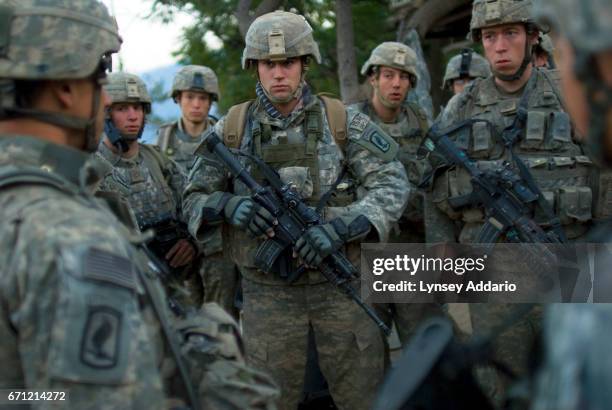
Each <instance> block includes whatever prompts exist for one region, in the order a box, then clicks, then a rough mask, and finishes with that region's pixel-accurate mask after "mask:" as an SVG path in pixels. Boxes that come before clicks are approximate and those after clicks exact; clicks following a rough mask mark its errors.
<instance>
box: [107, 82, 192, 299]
mask: <svg viewBox="0 0 612 410" xmlns="http://www.w3.org/2000/svg"><path fill="white" fill-rule="evenodd" d="M130 87H131V88H130ZM105 89H106V90H107V92H108V93H109V95H110V96H111V99H112V103H113V104H116V103H120V102H140V103H142V104H143V105H145V112H149V110H150V98H149V95H148V93H147V91H146V88H145V85H144V83H143V82H142V80H140V79H139V78H138V77H136V76H135V75H133V74H127V73H111V74H110V75H109V83H108V84H107V85H106V86H105ZM130 92H131V94H130ZM147 104H148V105H147ZM109 121H110V120H109ZM109 132H111V131H109V130H108V127H107V130H106V132H105V133H104V134H103V135H102V139H101V141H100V144H99V146H98V152H97V154H96V155H97V157H98V158H100V159H101V160H102V161H103V162H104V163H105V164H107V166H108V167H107V168H108V172H107V173H106V175H104V178H103V180H102V181H101V183H100V187H99V190H100V191H108V192H116V193H118V194H119V195H120V196H121V198H122V199H123V200H124V201H125V202H126V203H127V204H128V205H129V206H130V208H131V209H132V211H133V212H134V216H135V217H136V221H137V223H138V226H139V228H140V229H141V231H143V232H144V231H145V230H147V229H154V230H155V234H156V235H164V234H166V233H165V232H166V231H165V229H163V228H162V227H163V226H169V225H173V226H176V227H177V229H180V226H181V225H183V222H182V218H183V216H182V212H181V209H182V203H181V194H182V192H183V190H184V188H185V183H186V177H185V175H184V174H183V173H182V172H181V170H180V169H179V167H178V166H177V165H176V163H175V162H174V161H172V160H170V159H169V158H168V157H166V156H165V155H164V154H163V153H162V152H161V151H160V149H159V147H157V146H153V145H147V144H141V143H138V144H139V148H138V153H137V154H136V155H135V156H133V157H131V158H128V157H125V156H123V155H122V153H121V150H117V152H114V151H113V150H111V149H110V148H109V147H108V146H107V145H106V144H105V142H104V141H105V139H106V140H110V139H109V136H108V133H109ZM182 231H183V235H184V237H186V238H189V235H188V232H187V230H186V227H185V228H183V229H182ZM167 235H171V233H170V232H168V233H167ZM173 242H175V241H173ZM165 248H168V249H167V250H169V247H168V246H166V247H165ZM167 250H164V251H163V252H162V253H165V252H167ZM157 256H158V258H160V259H161V260H164V255H161V254H158V255H157ZM196 260H197V258H194V261H196ZM170 270H171V272H172V279H171V282H170V283H168V289H169V291H170V293H172V294H175V297H176V298H177V299H178V300H179V301H181V302H183V303H184V304H186V305H187V306H190V307H191V306H193V307H196V308H197V307H199V306H200V305H201V304H202V285H201V283H200V280H199V275H198V273H197V264H196V262H192V263H190V264H188V265H186V266H184V267H179V268H171V269H170Z"/></svg>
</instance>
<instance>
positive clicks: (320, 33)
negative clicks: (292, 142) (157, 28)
mask: <svg viewBox="0 0 612 410" xmlns="http://www.w3.org/2000/svg"><path fill="white" fill-rule="evenodd" d="M352 3H353V4H352V11H353V27H354V30H355V31H354V38H355V53H356V62H357V67H356V69H359V68H360V67H361V64H363V63H364V62H365V60H366V59H367V57H368V56H369V53H370V51H371V50H372V49H373V48H374V47H375V46H376V45H377V44H379V43H380V42H382V41H389V40H394V39H395V29H394V27H392V26H389V25H388V24H387V18H388V16H389V7H388V0H378V1H376V0H355V1H353V2H352ZM271 4H274V5H276V4H279V5H280V8H282V9H284V10H288V11H295V12H297V13H300V14H303V15H304V16H305V17H306V19H307V20H308V22H309V23H310V24H311V26H312V27H313V30H314V36H315V39H316V40H317V42H318V44H319V48H320V51H321V57H322V60H323V61H322V63H321V64H312V66H311V67H310V71H309V73H308V76H307V78H308V82H309V83H310V84H311V85H312V86H313V88H314V90H315V91H316V92H323V91H324V92H329V93H333V94H335V95H339V84H338V78H337V69H338V63H337V48H336V19H335V2H334V1H330V0H283V1H270V0H260V1H253V2H251V1H245V0H155V3H154V15H156V16H157V17H158V18H162V19H164V20H166V21H168V22H169V24H172V19H173V14H174V13H175V12H176V10H179V9H182V10H186V11H188V12H190V13H194V14H195V15H196V16H197V19H196V23H195V25H193V26H191V27H185V28H184V33H183V41H182V44H181V45H180V48H179V49H178V50H177V52H176V55H177V56H178V57H179V59H180V61H181V62H182V63H185V64H201V65H206V66H208V67H210V68H212V69H213V70H214V71H215V72H216V73H217V76H218V77H219V82H220V86H221V94H222V100H221V101H220V106H221V109H222V110H226V109H227V108H228V107H230V106H231V105H233V104H236V103H238V102H241V101H244V100H247V99H250V98H254V97H255V91H254V84H255V78H256V76H255V73H254V72H253V71H245V70H242V68H241V67H240V59H241V57H242V50H243V48H244V41H243V36H242V35H241V33H240V24H239V19H238V17H237V16H241V18H243V19H244V18H245V15H246V16H248V17H249V18H250V19H251V20H252V19H253V18H255V17H256V15H255V14H256V12H258V10H259V11H261V9H262V8H264V9H265V7H269V6H270V5H271ZM245 6H246V7H248V9H249V13H246V14H245V13H244V12H243V13H242V14H240V13H238V10H239V7H243V11H244V7H245ZM264 6H265V7H264ZM275 8H276V7H275ZM207 33H212V34H213V35H214V36H216V37H217V38H218V39H219V40H220V42H221V47H219V48H213V47H211V46H210V45H209V44H207V42H205V41H204V37H205V35H207ZM209 35H210V34H209Z"/></svg>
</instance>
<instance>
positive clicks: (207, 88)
mask: <svg viewBox="0 0 612 410" xmlns="http://www.w3.org/2000/svg"><path fill="white" fill-rule="evenodd" d="M181 91H201V92H205V93H208V94H209V95H210V96H211V98H212V100H213V101H219V97H220V95H219V81H218V80H217V76H216V74H215V72H214V71H213V70H211V69H210V68H208V67H206V66H203V65H187V66H185V67H183V68H181V69H180V70H179V72H178V73H176V75H175V76H174V81H173V82H172V91H171V95H172V99H174V101H176V97H177V96H178V95H179V93H180V92H181Z"/></svg>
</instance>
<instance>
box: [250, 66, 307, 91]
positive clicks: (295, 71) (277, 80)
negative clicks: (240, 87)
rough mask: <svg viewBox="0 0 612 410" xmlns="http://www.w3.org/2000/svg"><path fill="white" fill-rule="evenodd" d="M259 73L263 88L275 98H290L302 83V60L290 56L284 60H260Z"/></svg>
mask: <svg viewBox="0 0 612 410" xmlns="http://www.w3.org/2000/svg"><path fill="white" fill-rule="evenodd" d="M257 74H258V75H259V81H260V82H261V85H262V86H263V88H265V89H266V91H267V92H268V93H269V94H270V95H272V96H273V97H275V98H278V99H279V100H283V99H286V98H289V97H290V96H291V95H293V93H295V91H296V90H297V88H298V87H299V85H300V81H301V79H302V61H301V60H300V59H299V58H289V59H287V60H283V61H270V60H258V61H257Z"/></svg>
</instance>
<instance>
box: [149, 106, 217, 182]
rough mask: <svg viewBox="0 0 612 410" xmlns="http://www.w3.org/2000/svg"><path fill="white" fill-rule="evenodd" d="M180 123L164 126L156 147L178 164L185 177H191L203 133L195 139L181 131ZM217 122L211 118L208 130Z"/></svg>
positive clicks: (161, 128)
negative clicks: (190, 173) (196, 151)
mask: <svg viewBox="0 0 612 410" xmlns="http://www.w3.org/2000/svg"><path fill="white" fill-rule="evenodd" d="M179 121H181V120H180V119H179V120H178V121H177V122H174V123H170V124H164V125H162V126H161V127H160V128H159V131H158V134H157V135H158V138H157V143H156V145H157V146H158V147H159V148H160V149H161V151H162V152H163V153H164V154H166V155H167V156H168V157H169V158H170V159H172V160H173V161H174V162H176V163H177V165H178V166H179V167H180V168H181V170H182V171H183V173H184V174H185V175H189V171H191V168H193V164H194V163H195V160H196V156H195V155H194V152H195V150H196V148H197V147H198V146H199V145H200V143H201V142H202V137H203V133H202V135H200V136H199V137H198V138H193V137H191V136H190V135H187V134H186V133H185V132H184V131H181V130H180V129H179ZM215 122H216V121H214V120H213V119H212V118H210V117H209V118H208V124H207V127H206V129H208V127H212V126H214V125H215Z"/></svg>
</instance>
